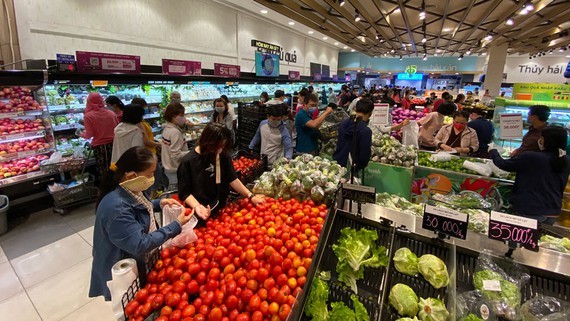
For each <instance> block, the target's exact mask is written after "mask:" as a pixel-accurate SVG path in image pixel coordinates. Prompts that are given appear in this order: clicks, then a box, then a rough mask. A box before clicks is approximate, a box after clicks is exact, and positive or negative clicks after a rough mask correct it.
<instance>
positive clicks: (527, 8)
mask: <svg viewBox="0 0 570 321" xmlns="http://www.w3.org/2000/svg"><path fill="white" fill-rule="evenodd" d="M524 10H526V11H532V10H534V6H533V5H532V2H530V1H529V2H528V3H527V4H526V7H524Z"/></svg>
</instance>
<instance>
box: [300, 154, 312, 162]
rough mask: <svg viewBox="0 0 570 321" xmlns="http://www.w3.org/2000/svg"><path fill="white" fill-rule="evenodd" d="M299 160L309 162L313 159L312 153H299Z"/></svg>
mask: <svg viewBox="0 0 570 321" xmlns="http://www.w3.org/2000/svg"><path fill="white" fill-rule="evenodd" d="M301 160H302V162H303V163H305V164H306V163H308V162H310V161H312V160H313V155H311V154H303V155H301Z"/></svg>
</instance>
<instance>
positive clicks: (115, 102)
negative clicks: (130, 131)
mask: <svg viewBox="0 0 570 321" xmlns="http://www.w3.org/2000/svg"><path fill="white" fill-rule="evenodd" d="M105 104H106V105H107V108H109V109H110V110H112V111H113V112H114V113H115V114H116V115H117V119H119V123H120V122H122V121H123V119H122V118H123V110H124V109H125V104H123V102H122V101H121V100H120V99H119V97H117V96H108V97H107V98H105Z"/></svg>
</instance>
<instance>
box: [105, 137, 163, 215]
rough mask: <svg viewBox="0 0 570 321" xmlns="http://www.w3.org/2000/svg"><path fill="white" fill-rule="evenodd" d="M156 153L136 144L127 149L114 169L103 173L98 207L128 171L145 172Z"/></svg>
mask: <svg viewBox="0 0 570 321" xmlns="http://www.w3.org/2000/svg"><path fill="white" fill-rule="evenodd" d="M155 157H156V156H154V154H153V153H152V152H151V151H149V150H148V149H146V148H144V147H140V146H135V147H131V148H129V149H127V150H126V151H125V152H124V153H123V155H121V157H120V158H119V160H118V161H117V162H116V163H115V166H113V169H114V171H113V170H109V171H107V172H106V173H105V174H103V178H102V180H101V184H100V185H99V198H98V199H97V207H99V203H100V202H101V200H102V199H103V197H105V195H107V194H109V193H110V192H112V191H113V190H115V189H116V188H117V187H118V186H119V183H120V182H121V179H122V178H123V177H124V176H125V174H126V173H128V172H135V173H139V172H144V171H145V170H147V169H148V168H149V167H150V166H152V164H153V163H154V161H155Z"/></svg>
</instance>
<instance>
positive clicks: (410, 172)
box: [363, 162, 414, 200]
mask: <svg viewBox="0 0 570 321" xmlns="http://www.w3.org/2000/svg"><path fill="white" fill-rule="evenodd" d="M413 177H414V168H412V167H401V166H394V165H388V164H382V163H376V162H369V163H368V166H366V168H365V169H364V180H363V185H366V186H372V187H376V192H377V193H382V192H386V193H390V194H394V195H398V196H401V197H403V198H405V199H407V200H409V199H410V197H411V190H412V187H411V186H412V179H413Z"/></svg>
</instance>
